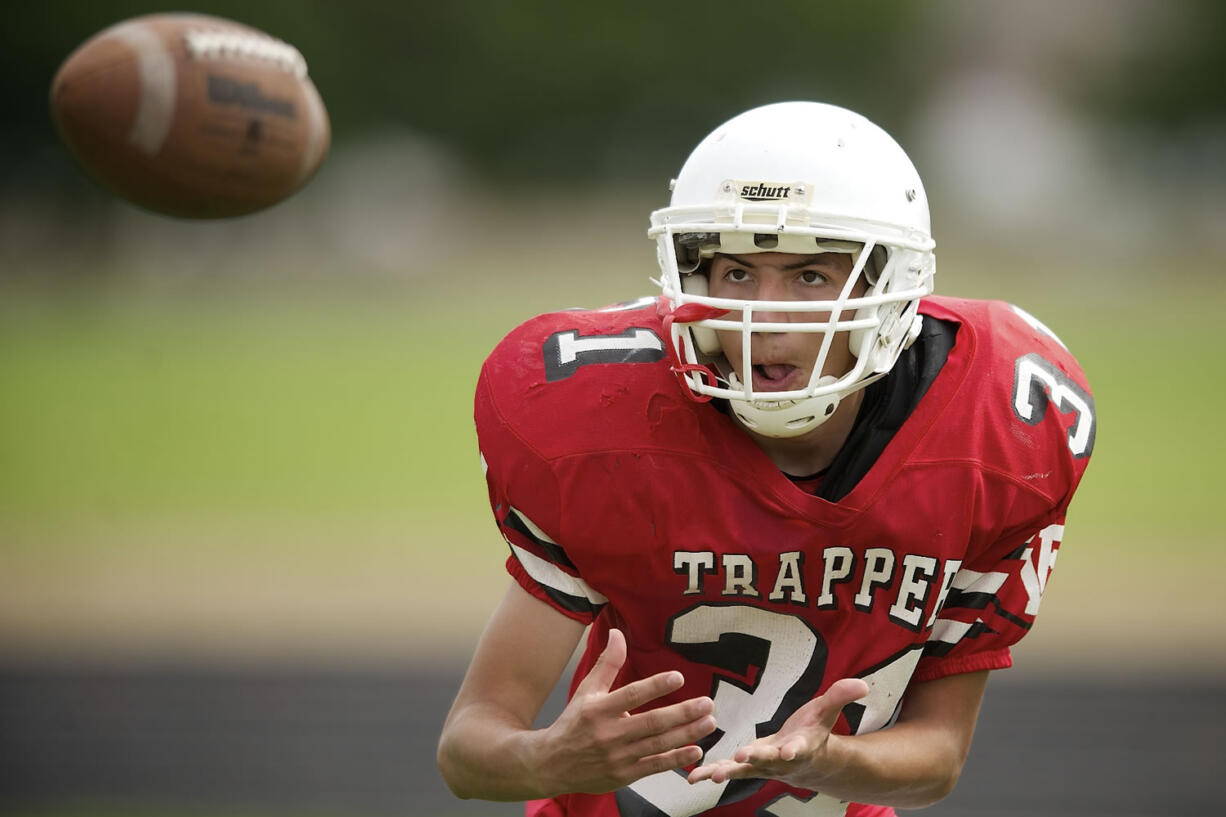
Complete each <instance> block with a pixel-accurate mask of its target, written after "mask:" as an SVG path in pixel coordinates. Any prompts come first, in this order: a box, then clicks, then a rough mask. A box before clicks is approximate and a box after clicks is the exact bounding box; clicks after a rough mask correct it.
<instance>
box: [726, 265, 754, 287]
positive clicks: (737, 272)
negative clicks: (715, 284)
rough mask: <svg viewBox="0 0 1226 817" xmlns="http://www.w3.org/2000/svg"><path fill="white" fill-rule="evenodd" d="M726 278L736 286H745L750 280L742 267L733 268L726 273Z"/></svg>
mask: <svg viewBox="0 0 1226 817" xmlns="http://www.w3.org/2000/svg"><path fill="white" fill-rule="evenodd" d="M724 278H725V279H726V280H728V281H731V282H732V283H734V284H743V283H745V282H746V281H748V280H749V273H748V272H747V271H745V270H743V269H741V268H740V267H731V268H730V269H728V270H727V271H726V272H724Z"/></svg>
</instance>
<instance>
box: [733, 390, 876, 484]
mask: <svg viewBox="0 0 1226 817" xmlns="http://www.w3.org/2000/svg"><path fill="white" fill-rule="evenodd" d="M863 401H864V390H863V389H859V390H857V391H855V392H852V393H851V394H849V395H847V397H846V398H844V400H843V401H842V402H841V403H839V407H838V409H837V410H836V411H835V412H834V416H833V417H831V418H830V419H829V420H827V421H826V422H824V423H822V424H821V425H820V426H818V427H817V428H815V429H813V430H812V431H810V432H809V433H808V434H803V435H801V436H799V437H783V438H780V437H763V436H762V435H760V434H754V433H752V432H749V431H748V429H747V430H746V431H747V433H748V434H749V438H750V439H751V440H753V441H754V442H755V443H756V444H757V446H758V447H759V448H761V449H762V451H763V452H764V453H765V454H766V456H767V457H769V458H770V460H771V462H773V463H775V465H776V466H777V467H778V468H779V470H780V471H782V472H783V473H785V474H791V475H792V476H797V477H804V476H809V475H811V474H816V473H818V472H819V471H822V470H824V469H825V468H827V467H828V466H829V465H830V463H831V462H833V461H834V457H835V455H836V454H838V453H839V449H840V448H842V447H843V443H845V442H847V437H848V435H849V434H851V428H852V426H853V425H854V424H855V422H856V414H857V413H858V412H859V411H860V404H861V403H862V402H863Z"/></svg>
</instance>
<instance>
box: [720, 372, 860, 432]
mask: <svg viewBox="0 0 1226 817" xmlns="http://www.w3.org/2000/svg"><path fill="white" fill-rule="evenodd" d="M837 382H838V378H836V377H832V376H831V375H825V376H823V377H821V378H819V379H818V381H817V385H819V386H828V385H831V384H833V383H837ZM728 384H729V386H730V387H731V388H733V389H744V388H745V386H744V384H743V383H742V382H741V380H740V378H739V377H737V376H736V372H729V374H728ZM841 399H842V398H841V395H838V394H823V395H818V396H816V397H805V398H803V399H800V400H761V399H759V400H752V401H750V400H738V399H737V398H735V397H732V398H729V400H728V404H729V406H730V407H731V409H732V413H733V414H735V415H736V416H737V419H738V420H740V421H741V424H742V425H744V426H745V427H746V428H747V429H749V430H750V431H752V432H753V433H755V434H761V435H762V436H763V437H775V438H780V439H783V438H787V437H799V436H800V435H801V434H807V433H808V432H810V431H812V430H813V429H815V428H817V427H818V426H820V425H821V424H822V423H824V422H826V421H827V420H829V419H830V418H831V417H833V416H834V412H835V410H836V409H837V408H838V407H839V401H840V400H841Z"/></svg>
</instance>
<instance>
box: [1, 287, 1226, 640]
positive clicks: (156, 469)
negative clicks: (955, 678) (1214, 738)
mask: <svg viewBox="0 0 1226 817" xmlns="http://www.w3.org/2000/svg"><path fill="white" fill-rule="evenodd" d="M944 277H945V278H946V279H952V285H951V286H945V287H943V289H944V290H945V291H952V292H954V293H956V294H967V295H987V294H999V295H1001V296H1003V297H1006V298H1009V299H1011V300H1014V301H1015V302H1017V303H1019V304H1020V305H1022V306H1024V307H1025V308H1027V309H1029V310H1030V311H1031V312H1033V313H1035V314H1037V315H1039V316H1041V318H1042V319H1043V320H1045V321H1046V322H1047V323H1048V325H1049V326H1051V327H1052V328H1053V329H1054V330H1055V331H1056V332H1057V333H1058V334H1060V335H1061V337H1062V338H1063V339H1064V340H1065V342H1066V343H1067V344H1068V345H1069V346H1070V347H1071V348H1072V349H1073V350H1074V352H1075V353H1076V354H1077V355H1078V356H1079V358H1080V359H1081V361H1082V362H1083V364H1084V366H1085V368H1086V370H1087V371H1088V373H1089V376H1090V379H1091V383H1092V385H1093V387H1094V392H1095V398H1096V402H1097V407H1098V411H1099V425H1098V436H1097V442H1096V449H1095V455H1094V460H1093V462H1092V464H1091V466H1090V470H1089V473H1088V476H1087V478H1086V481H1085V483H1084V486H1083V488H1082V490H1081V492H1080V493H1079V495H1078V497H1077V499H1076V501H1075V503H1074V506H1073V510H1072V514H1071V516H1070V520H1069V525H1068V529H1069V534H1068V540H1067V541H1066V548H1065V550H1063V551H1062V552H1061V557H1062V558H1061V561H1062V564H1064V565H1065V568H1063V569H1062V570H1059V571H1057V573H1058V574H1059V576H1058V578H1057V580H1056V586H1057V587H1060V586H1063V585H1061V582H1068V583H1069V585H1070V586H1072V587H1080V588H1083V589H1084V588H1085V585H1086V584H1087V583H1088V582H1093V581H1094V580H1095V579H1096V578H1097V579H1099V580H1100V581H1102V582H1103V583H1104V586H1103V587H1101V588H1099V590H1098V592H1099V593H1100V594H1102V595H1103V596H1109V595H1110V594H1111V593H1112V592H1118V591H1119V588H1120V587H1121V586H1123V587H1128V586H1129V583H1130V582H1132V583H1134V584H1136V585H1137V586H1140V583H1141V582H1142V581H1143V580H1144V578H1145V577H1146V576H1150V577H1153V576H1162V577H1169V579H1170V581H1169V582H1163V584H1164V586H1165V587H1166V591H1165V592H1169V593H1170V594H1171V595H1172V597H1175V596H1178V595H1179V593H1180V591H1181V589H1182V590H1184V591H1186V589H1187V585H1186V581H1187V578H1188V573H1189V570H1188V568H1187V567H1186V565H1187V564H1189V563H1191V562H1190V560H1195V561H1194V563H1195V564H1196V565H1197V568H1196V571H1194V573H1195V574H1196V576H1207V575H1212V574H1213V573H1214V572H1215V570H1216V569H1218V568H1221V567H1223V566H1226V557H1224V556H1223V548H1222V547H1221V545H1222V544H1223V536H1222V533H1221V529H1220V512H1219V505H1220V500H1219V493H1220V487H1221V484H1222V480H1221V477H1220V476H1219V466H1218V463H1217V454H1218V452H1220V451H1221V450H1223V446H1222V441H1223V434H1222V431H1221V426H1220V423H1218V421H1217V418H1218V412H1219V409H1218V407H1219V406H1220V405H1221V404H1222V399H1223V396H1224V395H1223V391H1224V390H1226V386H1223V381H1222V378H1221V377H1220V376H1218V375H1220V373H1221V372H1222V369H1223V366H1222V363H1221V362H1220V360H1219V357H1218V355H1219V352H1218V348H1217V344H1216V343H1215V342H1214V340H1215V337H1214V335H1213V333H1214V330H1215V328H1216V326H1217V325H1218V322H1219V321H1220V318H1219V313H1220V304H1222V303H1223V302H1226V298H1222V297H1218V296H1214V297H1209V298H1204V297H1202V298H1199V299H1193V300H1191V301H1189V302H1183V301H1177V300H1176V297H1177V296H1178V294H1179V293H1178V292H1175V293H1172V294H1171V295H1168V296H1163V298H1161V299H1158V300H1153V299H1151V298H1148V297H1145V298H1143V297H1139V296H1138V297H1132V298H1118V297H1117V298H1115V299H1110V300H1108V301H1106V302H1100V303H1098V304H1091V303H1088V302H1087V301H1086V300H1084V299H1081V298H1072V299H1068V300H1065V299H1064V296H1066V295H1067V294H1068V293H1067V292H1063V293H1057V295H1060V296H1061V297H1059V298H1056V297H1050V295H1049V297H1048V298H1047V299H1046V301H1044V300H1043V299H1042V298H1035V297H1033V292H1032V290H1036V289H1037V290H1038V291H1041V292H1048V293H1051V292H1052V290H1051V288H1042V287H1037V288H1036V287H1032V286H1031V287H1027V286H1025V285H1026V284H1027V283H1033V282H1027V281H1024V280H1021V281H1019V280H1018V279H1016V278H1013V277H1008V276H1006V277H1004V278H999V279H995V280H994V281H991V282H980V283H976V284H975V285H974V286H966V285H962V284H961V282H971V281H974V279H973V278H971V277H970V276H968V275H964V274H963V272H962V271H961V270H960V269H959V268H958V266H957V265H956V264H955V265H953V268H952V270H950V271H948V272H946V273H944ZM625 279H626V276H625V275H624V274H620V273H619V274H612V273H611V274H610V275H608V276H599V275H597V276H593V277H587V276H585V279H584V281H575V280H573V279H570V278H567V277H564V276H559V275H556V274H553V273H549V272H546V273H544V274H543V277H540V278H538V279H536V280H534V281H529V282H524V283H523V284H522V285H519V284H517V285H516V286H513V287H511V286H507V282H501V285H500V284H499V282H497V281H492V280H491V279H489V278H488V276H487V277H486V278H485V279H483V280H484V281H485V283H484V284H482V285H481V286H477V287H468V288H466V287H465V286H464V284H465V283H468V282H466V281H464V280H463V279H460V280H455V279H452V280H451V281H450V283H447V284H439V283H435V284H432V285H428V284H426V283H424V282H423V281H421V280H414V279H408V280H405V281H402V282H396V283H391V282H387V281H384V282H372V281H363V282H359V283H358V284H352V283H351V284H342V283H340V282H337V281H331V282H319V281H316V282H304V281H295V282H292V283H290V282H271V283H264V284H260V285H256V284H252V283H250V282H248V283H241V282H238V281H236V280H230V281H228V282H226V281H219V282H212V283H201V282H194V283H183V284H181V285H178V286H160V287H153V286H147V285H123V284H114V283H112V284H110V285H105V286H104V285H84V284H80V283H77V284H76V285H74V286H72V287H64V286H60V287H31V286H16V285H9V286H6V287H4V288H3V290H2V291H0V296H2V297H0V395H3V399H2V400H0V576H4V577H5V578H4V579H0V585H3V587H0V589H3V591H4V592H3V593H0V598H4V599H6V600H5V601H0V612H3V613H4V615H0V619H5V620H6V623H5V624H4V625H2V626H0V638H3V639H4V640H5V641H7V642H8V643H9V644H10V645H12V644H17V645H19V646H20V647H22V648H24V649H30V648H38V647H39V646H40V645H42V646H46V647H47V648H48V649H51V648H52V645H54V644H56V643H59V642H63V644H65V645H68V646H67V647H65V648H66V649H67V648H70V647H71V646H72V645H73V644H80V643H85V642H88V641H90V636H91V632H93V630H101V631H102V632H103V635H104V636H105V637H103V638H101V639H100V643H107V642H106V638H114V639H118V640H119V642H121V643H125V644H129V646H131V645H132V644H137V643H138V642H139V639H140V632H141V629H142V628H151V629H152V631H153V632H154V633H155V634H156V636H157V638H158V639H160V642H159V643H160V644H162V645H163V646H164V644H165V642H167V641H172V642H173V641H174V640H175V638H176V633H181V634H182V643H184V644H196V645H199V644H206V645H207V644H213V645H216V644H218V643H221V642H224V641H225V640H226V638H227V636H229V637H233V636H234V629H235V628H238V629H239V630H240V631H243V632H247V633H248V634H250V632H258V631H259V626H258V625H250V624H248V625H245V626H244V625H243V622H250V621H251V620H253V619H256V618H263V619H266V627H267V639H268V640H273V639H280V640H281V641H283V642H292V641H293V640H294V639H293V638H289V637H287V636H286V631H287V629H293V622H299V624H300V626H302V627H305V628H306V629H307V630H308V631H307V632H303V633H300V634H299V637H300V638H301V639H304V640H310V639H312V638H316V639H320V640H321V641H322V642H328V641H329V639H331V640H332V641H340V642H344V641H346V640H351V639H352V640H356V641H359V642H360V641H361V640H362V639H361V638H360V637H357V638H354V636H353V633H352V632H348V631H347V629H346V616H349V617H351V619H352V621H356V622H366V625H355V626H357V629H361V626H366V627H367V628H368V630H369V633H368V635H369V637H370V640H371V641H372V642H374V643H382V644H386V643H389V642H395V641H397V640H403V639H405V638H408V639H409V640H410V641H411V642H413V643H417V645H418V646H420V647H421V648H423V649H426V648H428V647H430V645H435V646H437V643H438V639H434V640H431V638H430V636H431V635H432V634H437V631H438V630H439V629H440V625H439V623H438V621H437V620H436V619H434V618H432V617H429V614H428V611H429V610H430V609H431V608H430V605H431V604H438V603H444V602H445V600H446V599H447V598H448V597H449V594H451V596H452V597H453V595H454V593H455V588H456V587H457V586H461V585H460V584H458V583H463V584H462V586H464V587H465V588H467V589H468V590H470V591H472V592H473V593H475V594H477V595H479V596H480V598H482V599H483V602H482V604H479V605H477V606H476V607H475V608H472V607H471V606H470V607H469V608H466V613H465V614H463V615H459V616H458V617H456V618H455V620H454V622H453V627H454V628H455V629H457V630H458V631H459V632H460V633H461V637H460V638H459V643H460V648H461V649H465V648H466V647H465V645H466V644H468V643H470V642H471V638H472V637H473V633H474V632H475V630H476V628H478V627H479V626H480V622H481V620H482V619H483V617H484V615H485V612H486V611H487V610H488V609H489V608H490V607H492V605H493V603H494V601H495V600H496V596H497V593H498V588H499V587H500V586H501V584H502V582H503V581H504V579H503V578H502V574H501V560H502V558H503V551H502V546H501V544H500V543H499V541H498V540H497V536H496V534H495V532H494V530H493V528H492V525H491V523H490V522H489V520H488V516H489V514H488V509H487V506H486V504H485V498H484V485H483V482H482V480H481V478H480V473H479V467H478V463H477V454H476V449H475V437H474V434H473V430H472V425H471V393H472V387H473V384H474V382H475V377H476V373H477V370H478V367H479V365H480V362H481V360H482V358H483V356H484V354H485V353H486V352H487V351H488V349H489V348H490V347H491V346H492V345H493V344H494V343H495V342H496V341H497V339H498V338H499V337H500V336H501V335H502V334H503V333H504V332H505V331H506V330H507V329H509V328H510V327H511V326H512V325H514V324H515V323H516V322H518V321H519V320H520V319H522V318H524V317H526V316H528V315H529V314H531V313H533V312H535V311H540V310H542V309H545V308H561V307H564V306H568V305H586V306H596V305H601V304H604V303H610V302H613V301H616V300H618V299H620V298H622V297H632V296H634V295H638V294H643V293H645V292H647V291H648V287H649V284H648V282H647V281H646V275H644V276H642V278H641V279H640V280H641V282H642V284H641V286H637V287H631V288H626V287H625V286H624V281H625ZM591 281H600V282H601V283H600V284H597V285H595V286H592V285H586V286H584V285H581V284H584V283H585V282H591ZM619 281H620V282H619ZM946 283H949V281H947V282H946ZM976 287H978V288H979V289H982V290H988V291H974V290H975V289H976ZM1011 288H1012V291H1011ZM968 290H970V291H968ZM1159 316H1178V319H1177V320H1174V321H1171V322H1169V323H1164V324H1163V325H1162V327H1161V330H1160V331H1155V330H1156V327H1157V325H1158V318H1159ZM1070 543H1075V547H1069V546H1068V545H1069V544H1070ZM1066 576H1067V578H1065V577H1066ZM1196 576H1194V577H1193V579H1194V580H1195V578H1196ZM1121 582H1122V583H1123V585H1121V584H1120V583H1121ZM1177 582H1185V584H1183V585H1180V584H1178V583H1177ZM1113 588H1114V589H1113ZM1062 592H1063V593H1067V595H1064V596H1063V598H1064V599H1065V600H1064V601H1062V602H1056V603H1054V604H1056V605H1057V608H1059V606H1060V605H1062V604H1063V605H1068V606H1070V608H1071V606H1072V605H1082V604H1084V603H1085V601H1086V598H1087V596H1086V595H1085V593H1084V592H1076V593H1075V592H1074V591H1072V590H1070V591H1062ZM1060 595H1061V594H1059V593H1058V594H1056V596H1057V597H1059V596H1060ZM414 599H416V601H414ZM308 607H309V608H311V609H312V610H314V611H315V614H316V615H317V616H318V619H312V618H311V616H310V615H305V614H304V609H305V608H308ZM1185 612H1186V611H1185ZM1054 615H1055V616H1056V617H1060V616H1068V617H1069V618H1072V617H1073V616H1074V615H1076V616H1078V617H1079V618H1081V619H1085V614H1084V613H1076V614H1074V613H1073V612H1072V610H1071V609H1070V610H1068V611H1067V612H1063V613H1061V612H1057V613H1055V614H1054ZM1111 615H1113V614H1112V613H1110V611H1107V610H1103V611H1102V612H1101V618H1102V620H1104V621H1105V620H1108V619H1110V618H1111ZM423 616H426V618H422V617H423ZM410 619H411V620H412V621H411V622H410V621H409V620H410ZM1092 620H1097V619H1092ZM303 622H305V623H303ZM372 622H379V623H377V624H375V623H372ZM1155 626H1156V625H1155ZM91 628H93V630H91ZM312 628H313V629H312ZM418 638H420V639H425V640H424V641H421V642H414V641H413V640H414V639H418ZM258 643H259V644H260V645H262V646H263V647H266V646H267V642H266V641H258Z"/></svg>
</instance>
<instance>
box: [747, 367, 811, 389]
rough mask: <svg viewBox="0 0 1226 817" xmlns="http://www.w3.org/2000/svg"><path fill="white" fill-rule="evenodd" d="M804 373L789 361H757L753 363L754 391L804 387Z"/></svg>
mask: <svg viewBox="0 0 1226 817" xmlns="http://www.w3.org/2000/svg"><path fill="white" fill-rule="evenodd" d="M802 379H803V373H802V372H801V370H800V368H799V367H797V366H792V365H791V364H788V363H755V364H754V365H753V390H754V391H791V390H793V389H800V388H804V386H805V384H804V383H801V382H799V381H801V380H802Z"/></svg>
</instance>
